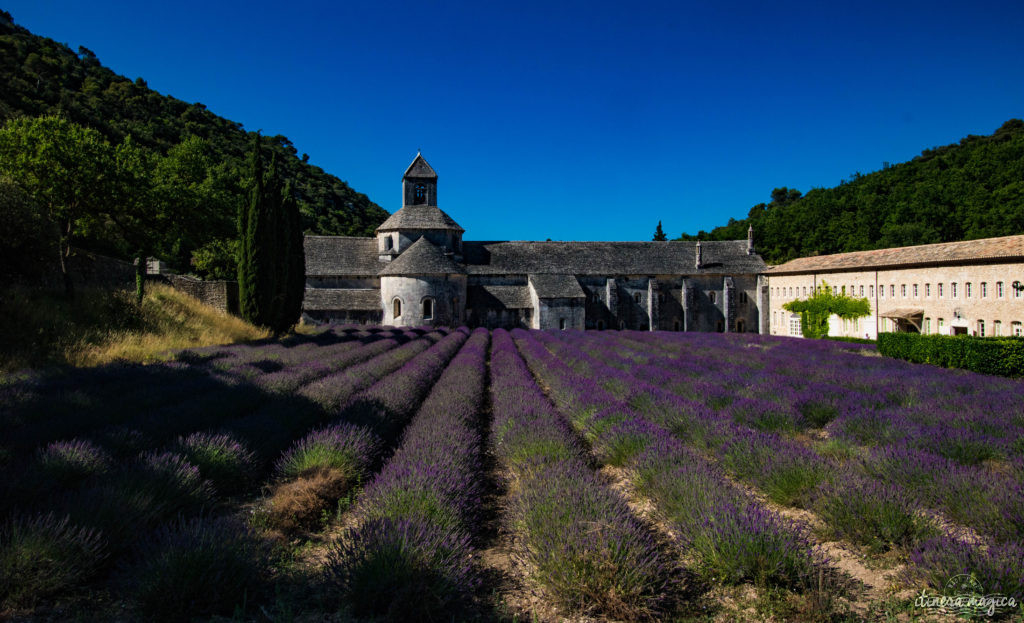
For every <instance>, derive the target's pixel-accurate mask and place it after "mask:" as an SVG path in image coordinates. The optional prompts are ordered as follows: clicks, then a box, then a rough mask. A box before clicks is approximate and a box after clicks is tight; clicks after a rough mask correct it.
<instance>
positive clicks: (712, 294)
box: [708, 291, 718, 304]
mask: <svg viewBox="0 0 1024 623" xmlns="http://www.w3.org/2000/svg"><path fill="white" fill-rule="evenodd" d="M708 298H709V299H711V303H712V304H714V303H717V302H718V293H717V292H714V291H712V292H708Z"/></svg>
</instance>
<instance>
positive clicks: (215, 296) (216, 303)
mask: <svg viewBox="0 0 1024 623" xmlns="http://www.w3.org/2000/svg"><path fill="white" fill-rule="evenodd" d="M163 279H166V280H167V282H168V283H170V284H171V285H172V286H174V288H175V289H176V290H180V291H182V292H184V293H185V294H188V295H189V296H192V297H193V298H196V299H199V300H200V301H201V302H203V303H205V304H207V305H209V306H211V307H216V308H217V309H219V310H221V311H225V312H228V313H229V314H237V313H238V282H236V281H203V280H202V279H196V278H195V277H188V276H185V275H163Z"/></svg>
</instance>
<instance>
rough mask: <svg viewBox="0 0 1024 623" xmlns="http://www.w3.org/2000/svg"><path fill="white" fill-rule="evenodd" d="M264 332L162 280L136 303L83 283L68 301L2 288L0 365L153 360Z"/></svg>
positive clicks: (119, 292)
mask: <svg viewBox="0 0 1024 623" xmlns="http://www.w3.org/2000/svg"><path fill="white" fill-rule="evenodd" d="M267 335H268V334H267V332H266V331H263V330H261V329H258V328H256V327H254V326H252V325H250V324H248V323H247V322H245V321H244V320H241V319H240V318H236V317H235V316H231V315H229V314H225V313H223V312H221V311H218V310H216V309H214V308H212V307H209V306H207V305H203V304H202V303H200V302H199V301H197V300H196V299H193V298H192V297H190V296H188V295H186V294H183V293H181V292H178V291H177V290H174V289H173V288H171V287H170V286H166V285H162V284H150V285H148V286H147V294H146V297H145V299H144V300H143V303H142V306H141V308H140V307H138V306H136V305H135V304H134V300H133V294H132V293H129V292H126V291H123V290H117V291H110V290H84V289H83V290H81V291H79V292H77V293H76V297H75V299H74V300H73V301H68V300H67V299H65V298H64V297H63V295H62V294H60V293H57V292H50V291H40V290H30V289H13V290H5V291H2V292H0V372H9V371H13V370H18V369H22V368H30V367H31V368H37V367H46V366H53V365H74V366H96V365H101V364H105V363H110V362H112V361H117V360H126V361H133V362H143V363H145V362H153V361H160V360H163V359H166V358H167V357H168V356H169V353H170V352H171V351H173V350H177V349H181V348H189V347H196V346H208V345H214V344H231V343H235V342H242V341H248V340H255V339H259V338H264V337H267Z"/></svg>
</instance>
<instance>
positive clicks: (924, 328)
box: [921, 318, 932, 334]
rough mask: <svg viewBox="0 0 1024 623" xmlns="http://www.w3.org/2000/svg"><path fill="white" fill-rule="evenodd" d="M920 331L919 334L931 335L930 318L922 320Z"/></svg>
mask: <svg viewBox="0 0 1024 623" xmlns="http://www.w3.org/2000/svg"><path fill="white" fill-rule="evenodd" d="M921 329H922V331H921V333H925V334H927V333H931V332H932V319H931V318H925V319H924V323H922V325H921Z"/></svg>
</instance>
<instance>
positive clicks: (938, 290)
mask: <svg viewBox="0 0 1024 623" xmlns="http://www.w3.org/2000/svg"><path fill="white" fill-rule="evenodd" d="M935 287H936V288H937V289H936V291H937V292H938V293H939V298H940V299H941V298H942V284H941V283H940V284H937V285H936V286H935Z"/></svg>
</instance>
